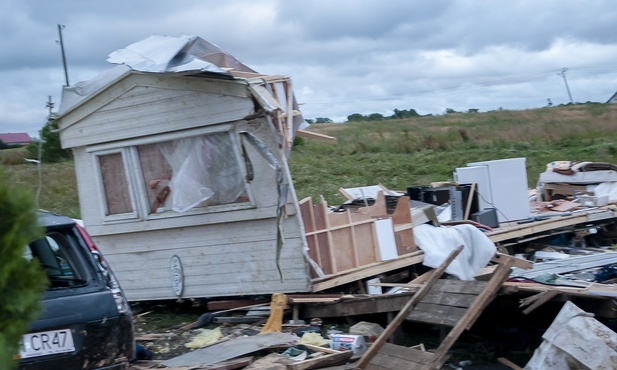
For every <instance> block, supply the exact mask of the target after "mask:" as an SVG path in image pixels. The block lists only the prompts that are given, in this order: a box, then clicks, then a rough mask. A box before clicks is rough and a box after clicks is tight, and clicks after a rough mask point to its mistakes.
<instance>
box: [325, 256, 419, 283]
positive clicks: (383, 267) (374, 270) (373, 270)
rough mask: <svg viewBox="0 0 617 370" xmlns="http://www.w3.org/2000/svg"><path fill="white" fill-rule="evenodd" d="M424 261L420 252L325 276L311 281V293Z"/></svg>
mask: <svg viewBox="0 0 617 370" xmlns="http://www.w3.org/2000/svg"><path fill="white" fill-rule="evenodd" d="M423 259H424V253H423V252H422V251H416V252H413V253H409V254H406V255H404V256H402V257H399V258H397V259H394V260H389V261H381V262H376V263H372V264H370V265H366V266H360V267H358V268H356V269H353V270H350V271H343V272H341V273H338V274H333V275H331V276H326V277H323V278H318V279H314V280H313V292H319V291H322V290H326V289H329V288H333V287H336V286H339V285H343V284H348V283H352V282H354V281H357V280H362V279H365V278H368V277H371V276H374V275H378V274H381V273H384V272H387V271H392V270H396V269H399V268H402V267H407V266H410V265H415V264H418V263H420V262H422V260H423ZM324 272H325V271H324Z"/></svg>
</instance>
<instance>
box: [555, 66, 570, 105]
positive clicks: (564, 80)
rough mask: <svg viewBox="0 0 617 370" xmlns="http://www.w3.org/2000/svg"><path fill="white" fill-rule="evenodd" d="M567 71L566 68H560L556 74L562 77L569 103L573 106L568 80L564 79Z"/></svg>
mask: <svg viewBox="0 0 617 370" xmlns="http://www.w3.org/2000/svg"><path fill="white" fill-rule="evenodd" d="M567 70H568V69H567V68H562V69H561V72H560V73H557V75H560V76H561V77H563V83H564V84H565V85H566V91H567V92H568V96H569V97H570V103H572V104H574V100H572V94H571V93H570V86H568V80H567V79H566V71H567Z"/></svg>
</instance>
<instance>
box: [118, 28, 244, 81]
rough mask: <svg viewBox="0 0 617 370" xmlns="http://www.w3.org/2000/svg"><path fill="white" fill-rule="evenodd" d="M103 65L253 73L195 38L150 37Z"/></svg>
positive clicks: (135, 68)
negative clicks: (108, 63) (231, 70)
mask: <svg viewBox="0 0 617 370" xmlns="http://www.w3.org/2000/svg"><path fill="white" fill-rule="evenodd" d="M107 61H108V62H110V63H114V64H125V65H127V66H129V67H131V69H133V70H136V71H141V72H187V71H200V72H213V73H221V74H225V75H229V72H228V70H230V69H233V70H236V71H242V72H251V73H256V72H255V71H254V70H253V69H251V68H249V67H247V66H246V65H244V64H243V63H242V62H240V61H239V60H238V59H236V58H235V57H234V56H233V55H231V54H229V53H227V52H226V51H224V50H221V48H219V47H218V46H216V45H214V44H211V43H209V42H208V41H206V40H204V39H202V38H201V37H198V36H180V37H171V36H161V35H153V36H150V37H148V38H146V39H144V40H141V41H138V42H136V43H134V44H131V45H129V46H127V47H126V48H124V49H120V50H116V51H114V52H113V53H111V54H109V57H108V58H107Z"/></svg>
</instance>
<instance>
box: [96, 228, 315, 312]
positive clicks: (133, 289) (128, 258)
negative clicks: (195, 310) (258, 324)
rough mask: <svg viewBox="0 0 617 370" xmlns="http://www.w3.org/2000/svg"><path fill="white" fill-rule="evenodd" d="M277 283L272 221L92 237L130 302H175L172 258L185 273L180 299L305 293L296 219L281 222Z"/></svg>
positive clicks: (307, 285)
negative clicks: (281, 233)
mask: <svg viewBox="0 0 617 370" xmlns="http://www.w3.org/2000/svg"><path fill="white" fill-rule="evenodd" d="M283 232H284V236H285V245H284V246H283V248H282V251H281V260H280V261H281V262H280V266H281V270H282V272H283V281H282V282H281V280H280V277H279V273H278V270H277V268H276V263H275V258H276V223H274V222H272V220H267V219H266V220H254V221H250V222H247V221H244V222H237V223H227V224H216V225H203V226H199V227H187V228H183V229H176V230H173V231H170V230H153V231H150V232H140V233H132V234H119V235H108V236H104V237H95V238H94V240H95V242H96V243H97V245H98V246H99V247H100V248H101V250H102V251H103V253H104V254H105V256H106V258H107V259H108V261H109V263H110V265H111V266H112V267H113V269H114V272H115V273H116V275H117V276H118V279H119V280H120V283H121V284H122V287H123V288H124V291H125V293H126V295H127V297H128V299H129V300H131V301H139V300H152V299H174V298H176V296H175V295H174V293H173V290H172V285H171V273H170V263H171V257H172V256H173V255H176V256H178V257H179V258H180V260H181V262H182V265H183V269H184V277H185V278H184V293H183V295H182V296H183V298H193V297H219V296H235V295H251V294H271V293H272V292H283V293H290V292H306V291H309V289H310V280H309V277H308V266H307V263H306V260H305V258H304V255H303V253H302V237H301V235H300V233H299V228H298V219H297V217H289V218H287V219H286V220H285V221H284V223H283Z"/></svg>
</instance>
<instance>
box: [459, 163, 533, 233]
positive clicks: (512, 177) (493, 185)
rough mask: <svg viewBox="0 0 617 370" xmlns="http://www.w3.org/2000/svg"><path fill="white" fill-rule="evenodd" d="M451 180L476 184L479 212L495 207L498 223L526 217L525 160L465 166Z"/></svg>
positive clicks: (527, 208)
mask: <svg viewBox="0 0 617 370" xmlns="http://www.w3.org/2000/svg"><path fill="white" fill-rule="evenodd" d="M454 180H455V181H456V182H458V183H459V184H471V183H476V186H477V188H478V193H479V194H480V201H479V206H480V210H484V209H489V208H495V210H496V213H497V219H498V220H499V222H508V221H517V220H523V219H527V218H529V217H530V213H531V209H530V207H529V195H528V187H527V168H526V167H525V158H508V159H498V160H494V161H486V162H473V163H467V167H462V168H457V169H456V172H455V173H454Z"/></svg>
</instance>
